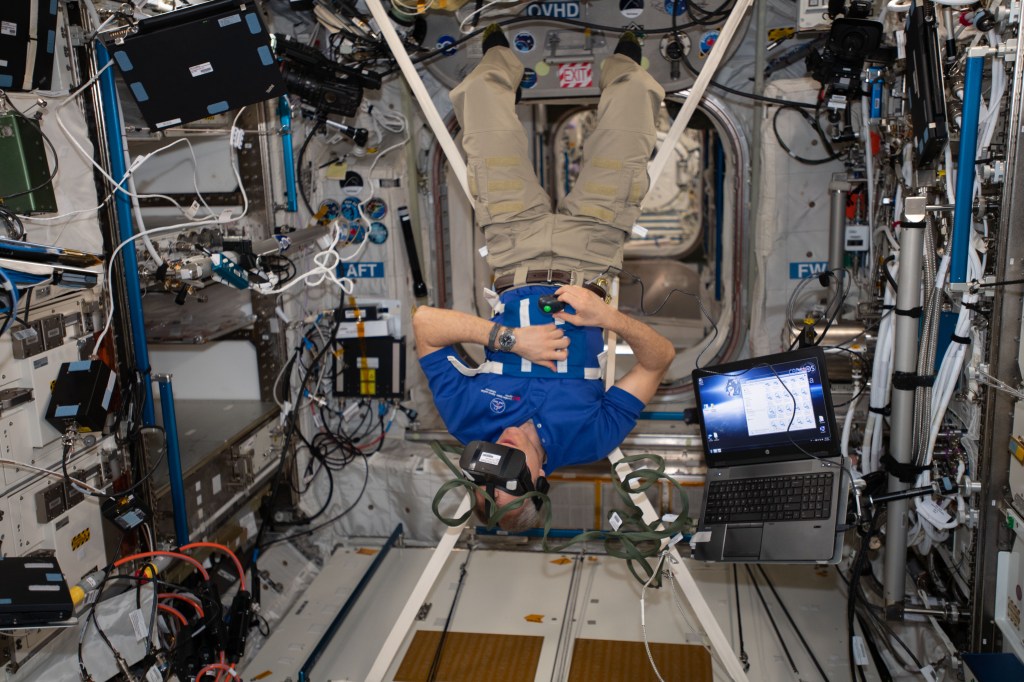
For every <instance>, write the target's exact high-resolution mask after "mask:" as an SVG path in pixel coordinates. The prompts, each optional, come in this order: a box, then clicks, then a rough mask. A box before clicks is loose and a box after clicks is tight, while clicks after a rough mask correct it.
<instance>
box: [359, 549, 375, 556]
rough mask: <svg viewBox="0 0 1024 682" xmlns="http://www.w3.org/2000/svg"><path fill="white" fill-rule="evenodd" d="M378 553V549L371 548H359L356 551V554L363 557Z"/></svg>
mask: <svg viewBox="0 0 1024 682" xmlns="http://www.w3.org/2000/svg"><path fill="white" fill-rule="evenodd" d="M379 551H380V550H379V549H374V548H373V547H360V548H359V549H357V550H356V554H362V555H364V556H373V555H374V554H376V553H378V552H379Z"/></svg>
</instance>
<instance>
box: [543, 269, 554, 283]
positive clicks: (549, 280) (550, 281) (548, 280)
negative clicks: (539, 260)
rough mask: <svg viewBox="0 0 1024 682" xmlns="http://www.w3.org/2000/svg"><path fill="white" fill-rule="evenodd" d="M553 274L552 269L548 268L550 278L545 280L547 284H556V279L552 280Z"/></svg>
mask: <svg viewBox="0 0 1024 682" xmlns="http://www.w3.org/2000/svg"><path fill="white" fill-rule="evenodd" d="M551 272H552V268H548V278H547V279H546V280H545V282H546V283H547V284H554V283H555V281H554V279H552V275H551Z"/></svg>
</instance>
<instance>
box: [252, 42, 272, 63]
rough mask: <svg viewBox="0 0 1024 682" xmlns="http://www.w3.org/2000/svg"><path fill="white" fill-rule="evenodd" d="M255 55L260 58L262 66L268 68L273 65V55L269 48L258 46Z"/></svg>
mask: <svg viewBox="0 0 1024 682" xmlns="http://www.w3.org/2000/svg"><path fill="white" fill-rule="evenodd" d="M256 54H258V55H259V56H260V62H261V63H262V64H263V66H270V65H271V64H273V63H274V55H273V54H271V53H270V47H269V46H267V45H260V46H259V48H258V49H257V50H256Z"/></svg>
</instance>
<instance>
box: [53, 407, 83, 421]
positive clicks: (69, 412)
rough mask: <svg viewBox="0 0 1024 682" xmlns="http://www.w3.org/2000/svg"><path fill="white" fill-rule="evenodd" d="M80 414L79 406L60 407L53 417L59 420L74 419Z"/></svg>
mask: <svg viewBox="0 0 1024 682" xmlns="http://www.w3.org/2000/svg"><path fill="white" fill-rule="evenodd" d="M77 414H78V405H58V406H57V409H56V410H54V412H53V416H54V417H57V418H63V417H74V416H75V415H77Z"/></svg>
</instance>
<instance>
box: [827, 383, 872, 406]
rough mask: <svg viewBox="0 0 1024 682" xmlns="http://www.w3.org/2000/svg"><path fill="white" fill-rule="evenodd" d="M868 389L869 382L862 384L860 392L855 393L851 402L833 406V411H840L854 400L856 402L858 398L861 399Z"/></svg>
mask: <svg viewBox="0 0 1024 682" xmlns="http://www.w3.org/2000/svg"><path fill="white" fill-rule="evenodd" d="M866 388H867V382H866V381H864V382H861V385H860V390H859V391H857V392H856V393H854V394H853V396H852V397H851V398H850V399H849V400H847V401H845V402H842V403H836V404H835V405H833V406H832V409H833V410H838V409H839V408H840V407H846V406H847V405H849V404H850V403H852V402H853V401H854V400H856V399H857V398H859V397H861V396H862V395H863V394H864V391H865V389H866Z"/></svg>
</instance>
